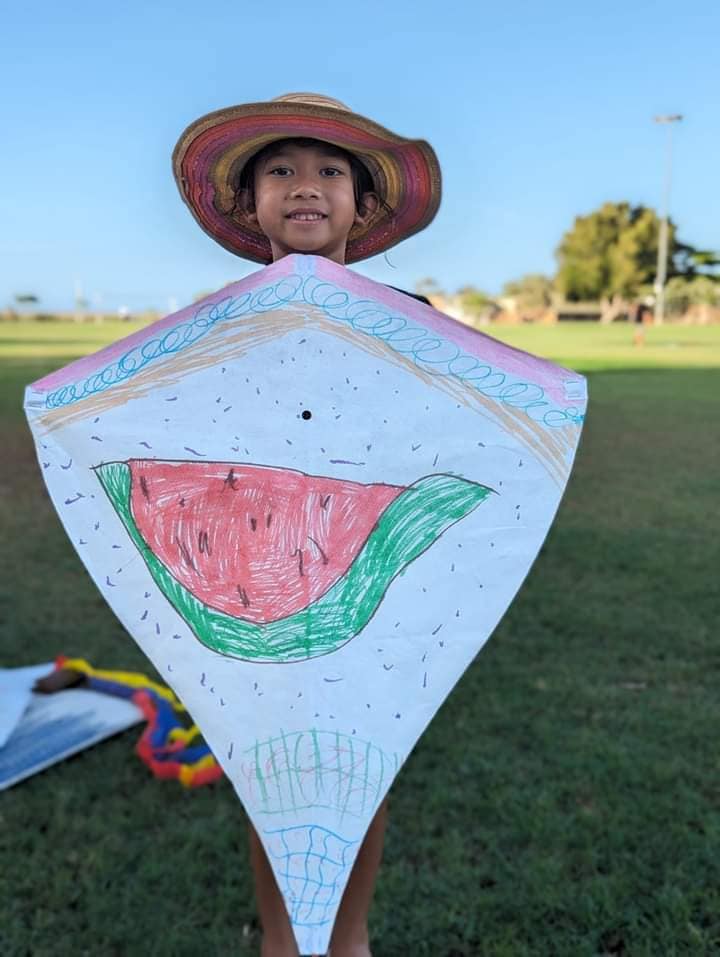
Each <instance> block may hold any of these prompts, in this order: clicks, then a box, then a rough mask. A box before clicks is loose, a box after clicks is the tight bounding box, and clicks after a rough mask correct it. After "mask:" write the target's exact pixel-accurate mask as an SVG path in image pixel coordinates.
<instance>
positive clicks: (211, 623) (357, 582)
mask: <svg viewBox="0 0 720 957" xmlns="http://www.w3.org/2000/svg"><path fill="white" fill-rule="evenodd" d="M95 472H96V474H97V476H98V478H99V480H100V482H101V483H102V486H103V488H104V490H105V492H106V493H107V495H108V497H109V499H110V501H111V502H112V503H113V505H114V507H115V510H116V511H117V513H118V515H119V516H120V518H121V520H122V522H123V524H124V525H125V528H126V530H127V532H128V534H129V535H130V537H131V539H132V540H133V543H134V544H135V546H136V547H137V549H138V550H139V552H140V554H141V555H142V557H143V558H144V560H145V563H146V565H147V567H148V569H149V571H150V574H151V575H152V577H153V578H154V579H155V583H156V584H157V585H158V587H159V588H160V590H161V591H162V592H163V594H164V595H165V597H166V598H167V599H168V601H169V602H170V604H171V605H173V607H174V608H175V609H176V610H177V612H178V613H179V614H180V615H181V616H182V617H183V618H184V620H185V621H186V622H187V624H188V625H189V627H190V628H191V629H192V631H193V632H194V634H195V635H196V636H197V638H199V639H200V641H201V642H202V643H203V644H204V645H206V646H207V647H208V648H210V649H211V650H212V651H216V652H218V653H220V654H222V655H228V656H230V657H234V658H241V659H244V660H246V661H265V662H278V663H279V662H292V661H305V660H307V659H308V658H314V657H317V656H319V655H327V654H330V653H331V652H333V651H337V650H338V648H340V647H342V645H344V644H345V643H346V642H348V641H350V640H351V639H352V638H354V637H355V635H357V634H359V633H360V632H361V631H362V629H363V628H364V627H365V626H366V625H367V623H368V621H370V619H371V618H372V616H373V615H374V614H375V611H376V610H377V607H378V605H379V604H380V602H381V601H382V599H383V597H384V595H385V592H386V591H387V589H388V587H389V585H390V583H391V582H392V580H393V579H394V578H395V577H396V576H397V575H398V574H399V573H400V572H401V571H402V570H403V569H404V568H405V567H406V566H407V565H409V564H410V562H412V561H414V560H415V559H416V558H418V556H420V555H422V553H423V552H424V551H426V550H427V549H428V548H429V547H430V546H431V545H432V544H433V542H435V541H436V540H437V539H438V538H439V537H440V535H442V534H443V532H445V531H446V530H447V529H448V528H450V526H451V525H454V524H455V523H456V522H458V521H460V519H462V518H464V517H465V516H466V515H468V514H469V513H470V512H472V511H473V509H475V508H477V506H478V505H479V504H480V503H481V502H483V501H484V500H485V499H486V498H487V497H488V496H489V495H490V494H491V493H492V489H489V488H487V487H486V486H484V485H479V484H478V483H476V482H470V481H468V480H467V479H462V478H458V477H457V476H454V475H445V474H437V475H427V476H425V477H424V478H421V479H419V480H418V481H417V482H415V483H414V484H413V485H411V486H409V488H407V489H405V491H404V492H402V493H401V494H400V495H398V497H397V498H396V499H395V500H394V501H393V502H391V503H390V505H388V507H387V508H386V509H385V511H384V512H383V513H382V515H381V516H380V518H379V519H378V521H377V524H376V525H375V527H374V529H373V531H372V532H371V533H370V535H369V536H368V538H367V540H366V542H365V544H364V545H363V547H362V548H361V549H360V552H359V553H358V555H357V557H356V558H355V560H354V561H353V563H352V565H351V566H350V568H349V569H348V570H347V572H346V573H345V574H344V575H343V576H342V577H341V578H339V579H338V580H337V581H336V582H335V584H334V585H333V586H332V587H331V588H330V589H329V590H328V591H327V592H326V593H325V594H324V595H322V596H321V597H320V598H319V599H317V600H316V601H315V602H313V603H312V604H310V605H308V606H307V608H303V609H302V610H301V611H299V612H296V613H295V614H293V615H289V616H288V617H287V618H281V619H279V620H278V621H271V622H267V623H263V624H258V623H255V622H249V621H244V620H243V619H242V618H240V617H236V616H232V615H227V614H224V613H223V612H220V611H217V610H216V609H214V608H210V607H209V606H208V605H205V604H204V603H203V602H201V601H199V600H198V599H197V598H196V597H195V596H194V595H193V594H192V593H191V592H190V591H188V589H187V588H185V587H184V585H181V584H180V582H179V581H177V579H176V578H174V577H173V576H172V575H171V574H170V572H169V571H168V569H167V568H166V567H165V565H164V564H163V563H162V561H161V560H160V559H159V558H158V557H157V556H156V555H155V554H154V553H153V552H152V551H151V549H150V548H149V546H148V545H147V543H146V542H145V540H144V539H143V537H142V536H141V534H140V532H139V530H138V528H137V526H136V524H135V520H134V519H133V516H132V510H131V504H130V502H131V499H130V491H131V473H130V468H129V466H128V465H127V463H125V462H109V463H107V464H104V465H99V466H97V467H96V469H95Z"/></svg>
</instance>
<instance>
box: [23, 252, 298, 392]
mask: <svg viewBox="0 0 720 957" xmlns="http://www.w3.org/2000/svg"><path fill="white" fill-rule="evenodd" d="M296 258H298V257H296V256H286V257H285V258H284V259H281V260H280V261H279V262H277V263H273V264H272V265H271V266H266V267H265V268H264V269H259V270H258V271H257V272H254V273H251V274H250V275H249V276H246V277H245V278H243V279H238V281H237V282H233V283H230V284H229V285H228V286H224V287H223V288H222V289H219V290H218V291H217V292H214V293H213V294H212V295H210V296H208V297H207V299H203V300H201V301H200V302H193V303H192V304H191V305H189V306H185V307H184V308H183V309H180V310H179V312H173V313H171V314H170V315H169V316H165V317H164V318H163V319H158V320H157V322H153V323H151V324H150V325H149V326H146V327H145V328H144V329H138V331H137V332H133V333H131V335H129V336H125V338H124V339H118V341H117V342H113V343H112V344H111V345H109V346H105V348H104V349H100V351H99V352H93V353H92V354H91V355H89V356H83V357H82V358H80V359H76V360H75V361H74V362H71V363H70V364H69V365H66V366H63V367H62V369H57V370H56V371H55V372H50V373H49V374H48V375H46V376H43V378H42V379H38V380H37V382H33V384H32V388H33V389H35V390H36V391H37V392H52V390H53V389H56V388H58V387H59V386H62V385H67V383H68V382H77V381H78V380H79V379H84V378H86V377H87V376H89V375H91V374H92V373H93V372H96V371H97V370H98V369H101V368H103V367H104V366H107V365H109V364H110V363H112V362H115V361H116V360H117V359H119V358H121V356H123V355H125V353H126V352H128V351H129V350H130V349H134V348H135V347H136V346H140V345H142V344H143V343H144V342H147V341H148V340H150V339H155V338H157V336H158V334H161V333H163V332H166V331H167V330H168V329H172V328H173V327H174V326H177V325H179V324H180V323H182V322H185V321H187V320H188V319H192V318H193V317H194V316H195V314H196V313H197V311H198V309H199V308H200V307H201V306H202V305H203V304H204V303H208V302H212V301H213V300H217V299H218V298H225V297H226V296H233V295H237V293H238V292H241V293H242V292H250V291H251V290H253V289H256V288H257V287H258V286H261V285H262V284H263V283H264V282H265V281H266V280H267V279H281V278H282V277H283V276H289V275H291V274H292V273H294V272H295V271H296V270H295V266H294V263H293V260H294V259H296Z"/></svg>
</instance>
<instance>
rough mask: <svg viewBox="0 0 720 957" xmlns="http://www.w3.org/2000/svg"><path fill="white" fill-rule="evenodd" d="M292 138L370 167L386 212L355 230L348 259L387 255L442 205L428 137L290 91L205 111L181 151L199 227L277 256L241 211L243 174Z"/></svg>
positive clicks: (178, 162) (254, 255)
mask: <svg viewBox="0 0 720 957" xmlns="http://www.w3.org/2000/svg"><path fill="white" fill-rule="evenodd" d="M286 138H302V139H314V140H322V141H324V142H326V143H332V144H333V145H334V146H339V147H340V148H341V149H344V150H347V152H349V153H353V154H354V155H355V156H356V157H357V158H358V159H359V160H360V161H361V162H362V163H364V164H365V166H366V167H367V170H368V172H369V173H370V176H371V177H372V179H373V182H374V184H375V190H376V192H377V194H378V196H379V197H380V198H381V199H383V200H384V201H385V203H387V205H388V206H389V207H390V209H391V210H392V213H390V212H388V210H386V209H383V208H382V206H381V207H380V208H379V209H378V211H377V213H376V214H375V215H374V216H373V217H371V218H370V220H369V222H368V223H367V224H364V225H360V224H356V225H355V226H353V228H352V230H351V231H350V234H349V237H348V242H347V247H346V254H345V260H346V262H348V263H352V262H358V261H359V260H361V259H367V258H368V257H369V256H375V255H376V254H377V253H381V252H384V251H385V250H386V249H389V248H390V247H391V246H394V245H395V244H396V243H399V242H400V241H401V240H403V239H407V237H408V236H412V235H413V234H414V233H417V232H419V231H420V230H421V229H424V228H425V227H426V226H427V225H428V223H430V222H431V220H432V219H433V217H434V216H435V214H436V212H437V210H438V207H439V205H440V192H441V187H440V164H439V163H438V159H437V156H436V155H435V151H434V150H433V148H432V147H431V146H430V144H429V143H426V142H425V141H424V140H412V139H406V138H405V137H403V136H398V135H397V134H395V133H391V132H390V130H386V129H385V128H384V127H382V126H380V125H379V124H378V123H375V122H374V121H373V120H369V119H366V117H364V116H359V115H358V114H357V113H353V112H352V111H351V110H349V109H348V108H347V107H346V106H345V105H344V104H343V103H340V102H339V101H338V100H333V99H331V98H330V97H327V96H321V95H319V94H315V93H289V94H287V95H286V96H280V97H277V99H274V100H270V101H269V102H267V103H244V104H242V105H240V106H231V107H228V108H226V109H223V110H216V111H215V112H213V113H208V114H207V115H206V116H201V117H200V119H198V120H195V122H194V123H191V124H190V126H188V128H187V129H186V130H185V132H184V133H183V134H182V136H181V137H180V139H179V140H178V142H177V145H176V147H175V149H174V151H173V160H172V161H173V172H174V174H175V179H176V181H177V184H178V188H179V190H180V193H181V195H182V198H183V199H184V200H185V202H186V203H187V205H188V206H189V208H190V211H191V213H192V214H193V216H194V217H195V219H196V220H197V222H198V223H199V225H200V226H201V227H202V228H203V229H204V230H205V232H206V233H208V234H209V235H210V236H212V238H213V239H214V240H216V241H217V242H218V243H220V245H221V246H224V247H225V249H228V250H230V252H231V253H235V254H236V255H237V256H242V257H243V259H251V260H253V261H254V262H260V263H269V262H271V261H272V252H271V249H270V242H269V241H268V239H267V237H266V236H265V235H264V234H263V232H262V231H261V229H260V227H259V226H258V225H257V224H253V223H249V222H247V221H246V220H245V219H244V218H243V216H242V214H241V213H240V212H238V211H237V202H236V193H237V189H238V184H239V180H240V174H241V173H242V170H243V167H244V166H245V165H246V163H247V162H248V160H250V159H251V158H252V157H253V156H254V155H255V153H257V152H258V151H259V150H261V149H262V148H263V147H264V146H267V144H268V143H272V142H274V141H275V140H281V139H286Z"/></svg>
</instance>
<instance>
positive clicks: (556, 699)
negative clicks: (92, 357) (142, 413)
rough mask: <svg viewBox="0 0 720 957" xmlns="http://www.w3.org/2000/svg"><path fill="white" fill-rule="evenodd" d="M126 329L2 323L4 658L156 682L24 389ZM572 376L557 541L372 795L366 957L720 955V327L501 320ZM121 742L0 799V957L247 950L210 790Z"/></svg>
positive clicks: (221, 805) (240, 873)
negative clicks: (570, 429)
mask: <svg viewBox="0 0 720 957" xmlns="http://www.w3.org/2000/svg"><path fill="white" fill-rule="evenodd" d="M130 331H132V327H131V326H130V325H128V324H125V323H123V324H120V323H118V324H116V325H104V326H71V325H62V326H60V325H59V324H58V325H56V324H48V325H42V326H41V325H30V324H13V325H10V324H6V325H5V326H4V327H0V376H1V382H2V388H1V390H0V425H1V427H2V435H3V437H4V441H5V443H6V448H5V453H4V456H3V467H2V477H1V481H2V490H3V495H2V497H1V498H0V522H1V523H2V528H3V542H4V544H5V547H4V548H3V550H2V555H1V558H0V562H1V564H0V602H1V608H0V628H1V630H2V644H1V646H0V647H1V648H2V662H3V664H4V665H21V664H29V663H33V662H36V661H41V660H44V659H47V658H51V657H53V656H54V655H56V654H58V653H66V654H71V655H82V656H84V657H86V658H88V659H89V660H90V661H91V662H93V663H94V664H96V665H98V666H101V667H108V668H113V667H123V668H127V669H138V670H144V671H145V672H146V673H150V672H151V668H150V665H149V664H148V663H147V662H146V661H145V659H144V658H143V656H142V655H141V653H140V651H139V650H138V649H137V648H136V646H135V645H134V643H133V642H132V641H131V640H130V639H129V638H128V637H127V636H126V635H125V634H124V632H123V629H122V628H121V627H120V625H119V624H118V623H117V622H116V621H115V620H114V618H113V616H112V615H111V613H110V612H109V610H108V609H107V608H106V607H105V605H104V602H103V600H102V599H101V598H100V596H99V594H98V593H97V592H96V591H95V588H94V586H93V585H92V583H91V581H90V579H89V577H88V576H87V574H86V573H85V571H84V569H83V568H82V566H81V565H80V562H79V560H78V558H77V557H76V555H75V553H74V551H73V550H72V548H71V546H70V545H69V543H68V542H67V541H66V539H65V535H64V532H63V530H62V528H61V526H60V523H59V521H58V519H57V517H56V515H55V513H54V511H53V509H52V507H51V505H50V503H49V500H48V498H47V495H46V493H45V490H44V486H43V482H42V478H41V475H40V472H39V469H38V466H37V463H36V461H35V458H34V452H33V449H32V443H31V440H30V436H29V433H28V430H27V427H26V425H25V422H24V418H23V415H22V411H21V403H22V390H23V387H24V385H25V384H26V383H28V382H30V381H32V380H34V379H36V378H38V377H39V376H41V375H42V374H44V373H45V372H47V371H49V370H50V369H52V368H55V367H57V366H58V365H61V364H64V363H65V362H66V361H68V360H69V359H70V358H71V357H74V356H77V355H80V354H83V353H85V352H88V351H92V350H94V349H97V348H99V347H100V346H101V345H103V344H104V343H105V342H107V341H108V340H109V339H111V338H112V337H114V336H116V335H122V334H127V333H128V332H130ZM490 331H492V332H493V334H498V335H499V336H500V337H501V338H503V339H506V340H507V341H510V342H512V344H514V345H519V346H521V347H523V348H528V349H530V350H533V351H537V352H540V353H542V354H544V355H548V356H550V357H552V358H555V359H557V360H558V361H561V362H563V363H565V364H570V365H574V367H575V368H577V369H579V370H581V371H586V372H588V374H589V384H590V394H591V405H590V411H589V415H588V421H587V425H586V429H585V433H584V436H583V441H582V445H581V449H580V452H579V455H578V460H577V465H576V469H575V472H574V474H573V478H572V480H571V483H570V486H569V488H568V491H567V494H566V496H565V499H564V501H563V504H562V506H561V509H560V512H559V514H558V518H557V521H556V523H555V525H554V527H553V529H552V531H551V533H550V535H549V537H548V540H547V542H546V544H545V546H544V547H543V549H542V552H541V554H540V557H539V558H538V560H537V562H536V564H535V566H534V567H533V570H532V572H531V574H530V576H529V578H528V580H527V582H526V584H525V585H524V586H523V588H522V590H521V592H520V594H519V596H518V598H517V599H516V601H515V602H514V603H513V605H512V607H511V609H510V610H509V612H508V614H507V615H506V617H505V619H504V620H503V622H502V623H501V625H500V627H499V628H498V629H497V632H496V633H495V635H494V636H493V638H492V640H491V641H490V643H489V644H488V646H487V647H486V648H485V649H484V650H483V651H482V653H481V654H480V656H479V658H478V659H477V661H476V662H475V663H474V664H473V665H472V667H471V668H470V669H469V670H468V672H467V673H466V674H465V676H464V677H463V678H462V680H461V681H460V683H459V685H458V687H457V688H456V690H455V691H454V692H453V694H452V695H451V697H450V698H449V700H448V701H447V703H446V704H445V705H444V706H443V708H442V710H441V712H440V713H439V715H438V717H437V718H436V720H435V721H434V722H433V724H432V725H431V727H430V729H429V730H428V732H427V733H426V734H425V736H424V737H423V738H422V740H421V742H420V743H419V745H418V747H417V748H416V750H415V752H414V753H413V755H412V756H411V757H410V759H409V761H408V763H407V765H406V767H405V768H404V770H403V771H402V773H401V775H400V777H399V779H398V781H397V783H396V785H395V787H394V788H393V792H392V796H391V817H390V826H389V832H388V839H387V848H386V858H385V863H384V865H383V868H382V871H381V877H380V882H379V886H378V891H377V896H376V903H375V907H374V911H373V918H372V931H373V943H374V954H375V955H376V957H426V955H427V957H461V955H468V957H481V955H483V957H484V955H488V957H525V955H538V957H599V955H623V957H673V955H686V954H698V955H706V954H712V953H720V758H719V756H718V755H719V751H718V743H717V742H718V726H719V725H718V721H719V719H720V707H719V705H718V678H719V668H718V644H717V635H718V621H719V620H720V588H718V573H719V571H720V569H719V563H718V541H719V540H720V520H719V517H718V515H719V509H718V492H719V490H720V485H719V483H718V475H720V442H719V441H718V435H719V434H720V433H719V429H718V418H719V415H720V372H719V371H718V368H719V367H720V328H718V327H708V328H692V327H672V326H668V327H664V328H663V329H659V330H649V331H648V334H647V344H646V346H645V348H643V349H633V348H632V346H631V344H630V338H631V334H632V330H631V329H630V328H629V327H627V326H624V327H623V326H618V327H609V328H605V327H600V326H585V325H582V326H580V325H573V326H567V327H566V326H559V327H551V328H535V327H504V328H502V327H501V328H498V329H494V328H493V329H491V330H490ZM138 733H139V732H138V731H137V730H133V731H130V732H128V733H126V734H124V735H121V736H119V737H117V738H115V739H113V740H111V741H109V742H107V743H105V744H102V745H99V746H98V747H96V748H93V749H90V750H89V751H86V752H84V753H83V754H81V755H79V756H78V757H76V758H73V759H72V760H70V761H67V762H65V763H64V764H62V765H59V766H56V767H54V768H52V769H50V770H48V771H46V772H44V773H42V774H40V775H37V776H36V777H34V778H32V779H31V780H29V781H27V782H25V783H22V784H21V785H18V786H17V787H16V788H14V789H11V790H9V791H7V792H5V793H4V794H3V795H2V796H1V797H0V847H1V848H2V855H1V858H0V861H1V866H0V955H2V957H26V955H28V957H65V955H67V957H70V955H72V957H80V955H89V957H106V955H107V957H125V955H127V957H136V955H137V957H146V955H152V957H155V955H157V957H186V955H187V957H196V955H198V954H202V955H206V954H207V955H218V957H221V955H222V957H226V955H239V957H242V955H250V954H255V953H257V948H258V931H257V923H256V920H255V917H254V906H253V899H252V885H251V880H250V874H249V869H248V865H247V861H246V837H245V822H244V817H243V814H242V811H241V808H240V805H239V803H238V802H237V799H236V798H235V796H234V794H233V792H232V790H231V788H230V786H229V785H228V784H227V782H225V781H223V782H221V783H220V784H219V785H214V786H211V787H207V788H204V789H200V790H198V791H196V792H187V791H185V790H183V789H182V788H181V786H179V785H176V784H175V783H161V782H158V781H156V780H154V779H152V778H151V777H149V775H148V773H147V772H146V770H145V768H144V766H143V765H142V764H141V763H140V761H139V760H138V759H137V758H135V756H134V754H133V745H134V741H135V740H136V739H137V736H138Z"/></svg>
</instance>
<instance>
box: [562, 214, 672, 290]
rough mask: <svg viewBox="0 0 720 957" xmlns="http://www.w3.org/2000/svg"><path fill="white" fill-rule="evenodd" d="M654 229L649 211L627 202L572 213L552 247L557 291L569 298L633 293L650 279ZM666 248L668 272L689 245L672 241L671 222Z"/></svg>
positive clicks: (655, 219) (654, 219)
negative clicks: (572, 219)
mask: <svg viewBox="0 0 720 957" xmlns="http://www.w3.org/2000/svg"><path fill="white" fill-rule="evenodd" d="M659 230H660V221H659V219H658V217H657V215H656V214H655V212H654V210H652V209H649V208H647V207H645V206H631V205H630V204H629V203H605V204H604V205H603V206H601V207H600V209H597V210H595V211H594V212H592V213H590V214H589V215H587V216H578V217H576V219H575V222H574V224H573V226H572V228H571V229H569V230H568V231H567V232H566V233H565V235H564V236H563V238H562V240H561V242H560V245H559V246H558V248H557V250H556V256H557V260H558V272H557V277H556V282H557V287H558V290H559V291H560V292H561V293H562V295H563V296H565V298H566V299H568V300H570V301H579V300H595V301H597V300H606V301H612V300H614V299H617V298H621V299H624V300H630V299H634V298H636V297H637V296H638V295H639V294H640V291H641V290H642V289H643V287H648V286H651V285H652V283H653V280H654V278H655V271H656V268H657V250H658V235H659ZM668 249H669V257H668V261H669V269H668V273H669V275H671V276H672V275H675V274H676V273H677V270H676V269H675V268H674V260H675V256H676V255H678V254H680V253H681V252H682V251H683V250H687V249H689V247H683V246H681V244H679V243H678V242H677V238H676V235H675V226H674V224H673V223H672V222H670V223H669V241H668Z"/></svg>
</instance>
